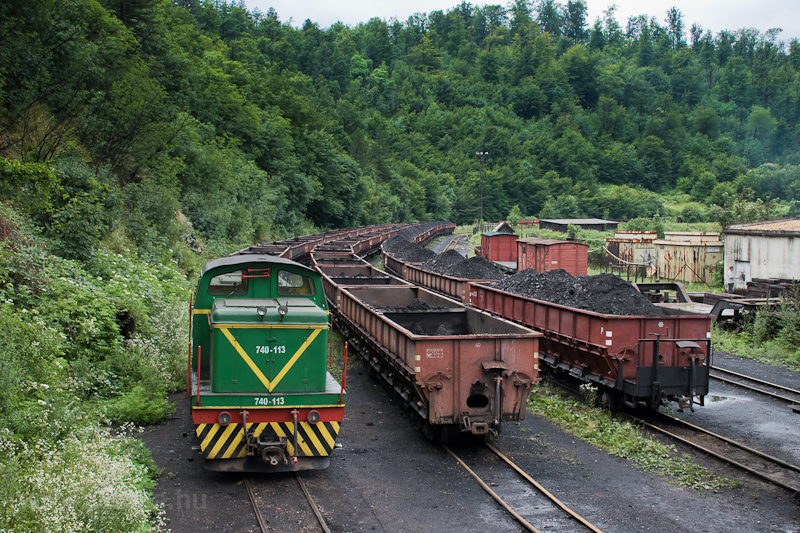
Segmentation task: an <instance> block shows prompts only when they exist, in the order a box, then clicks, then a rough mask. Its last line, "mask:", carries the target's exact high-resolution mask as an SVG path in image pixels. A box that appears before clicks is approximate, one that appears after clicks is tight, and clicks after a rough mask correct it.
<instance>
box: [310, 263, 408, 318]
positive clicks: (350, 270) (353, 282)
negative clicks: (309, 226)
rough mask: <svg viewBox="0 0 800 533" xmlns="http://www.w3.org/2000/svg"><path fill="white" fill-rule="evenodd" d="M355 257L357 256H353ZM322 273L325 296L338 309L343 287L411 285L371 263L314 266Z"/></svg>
mask: <svg viewBox="0 0 800 533" xmlns="http://www.w3.org/2000/svg"><path fill="white" fill-rule="evenodd" d="M353 257H355V256H353ZM314 268H316V269H317V270H318V271H319V273H320V274H322V287H323V289H324V290H325V296H326V297H327V298H328V305H330V306H331V308H333V309H336V308H338V307H339V304H340V302H341V299H342V298H341V294H340V292H341V288H342V287H353V286H365V285H377V286H385V285H401V286H407V287H410V286H411V285H410V284H409V283H406V282H405V281H403V280H402V279H400V278H396V277H394V276H390V275H389V274H386V273H385V272H381V271H380V270H378V269H377V268H375V267H373V266H372V265H370V264H369V263H364V264H361V265H352V264H337V265H326V264H317V265H315V266H314Z"/></svg>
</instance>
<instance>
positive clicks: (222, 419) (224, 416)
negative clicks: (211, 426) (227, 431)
mask: <svg viewBox="0 0 800 533" xmlns="http://www.w3.org/2000/svg"><path fill="white" fill-rule="evenodd" d="M217 421H219V425H221V426H227V425H228V424H230V423H231V414H230V413H229V412H228V411H222V412H221V413H220V414H219V416H218V417H217Z"/></svg>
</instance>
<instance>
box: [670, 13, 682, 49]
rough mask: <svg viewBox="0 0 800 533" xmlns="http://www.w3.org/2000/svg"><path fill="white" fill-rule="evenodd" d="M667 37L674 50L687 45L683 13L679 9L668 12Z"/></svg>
mask: <svg viewBox="0 0 800 533" xmlns="http://www.w3.org/2000/svg"><path fill="white" fill-rule="evenodd" d="M666 23H667V35H668V36H669V41H670V44H671V45H672V47H673V48H678V47H679V46H681V45H683V44H685V43H684V41H683V39H684V33H683V32H684V28H683V13H681V12H680V10H679V9H678V8H677V7H671V8H669V10H667V19H666Z"/></svg>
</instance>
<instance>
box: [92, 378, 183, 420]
mask: <svg viewBox="0 0 800 533" xmlns="http://www.w3.org/2000/svg"><path fill="white" fill-rule="evenodd" d="M173 414H175V405H174V404H172V403H170V402H169V400H167V398H166V397H165V396H164V394H162V393H157V392H152V391H151V390H147V389H145V388H144V387H141V386H139V387H134V389H133V390H132V391H130V392H129V393H127V394H126V395H125V396H122V397H120V398H117V399H116V400H114V401H112V402H110V403H109V405H108V410H107V411H106V416H107V417H108V418H109V419H110V420H112V421H114V422H118V423H125V422H130V423H133V424H137V425H144V424H158V423H161V422H163V421H164V419H165V418H167V417H170V416H172V415H173Z"/></svg>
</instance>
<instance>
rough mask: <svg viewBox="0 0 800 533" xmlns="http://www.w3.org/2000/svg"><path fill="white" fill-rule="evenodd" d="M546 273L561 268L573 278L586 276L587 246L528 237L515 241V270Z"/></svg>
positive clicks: (587, 266)
mask: <svg viewBox="0 0 800 533" xmlns="http://www.w3.org/2000/svg"><path fill="white" fill-rule="evenodd" d="M526 268H532V269H534V270H536V271H537V272H547V271H548V270H557V269H559V268H563V269H564V270H566V271H567V272H569V273H570V274H572V275H573V276H579V275H586V271H587V270H588V268H589V246H588V245H586V244H583V243H580V242H574V241H559V240H556V239H540V238H538V237H530V238H527V239H519V240H518V241H517V270H525V269H526Z"/></svg>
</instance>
